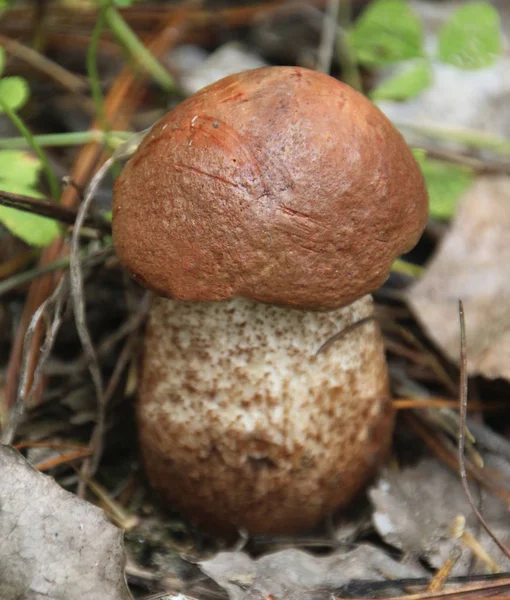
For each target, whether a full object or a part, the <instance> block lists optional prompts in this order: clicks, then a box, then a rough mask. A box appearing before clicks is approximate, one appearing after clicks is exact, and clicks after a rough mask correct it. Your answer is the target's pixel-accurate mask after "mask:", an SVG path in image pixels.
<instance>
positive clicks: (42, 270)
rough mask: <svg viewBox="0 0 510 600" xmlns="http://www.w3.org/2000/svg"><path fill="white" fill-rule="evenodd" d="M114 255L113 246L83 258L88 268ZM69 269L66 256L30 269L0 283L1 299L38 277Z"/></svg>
mask: <svg viewBox="0 0 510 600" xmlns="http://www.w3.org/2000/svg"><path fill="white" fill-rule="evenodd" d="M113 255H114V250H113V247H112V246H108V247H107V248H103V249H102V250H98V251H97V252H94V253H93V254H89V255H88V256H85V257H84V258H83V262H84V264H85V265H87V266H92V265H95V264H98V263H101V262H103V261H104V260H105V259H107V258H109V257H110V256H113ZM68 267H69V257H68V256H64V257H63V258H58V259H57V260H55V261H53V262H52V263H49V264H46V265H42V266H40V267H35V268H34V269H30V270H28V271H23V273H18V274H16V275H13V276H12V277H9V279H6V280H5V281H2V282H0V297H1V296H4V295H5V294H7V293H8V292H11V291H12V290H15V289H16V288H17V287H19V286H20V285H24V284H25V283H28V282H30V281H33V280H34V279H37V278H38V277H43V276H44V275H48V274H49V273H55V272H56V271H62V270H64V269H67V268H68Z"/></svg>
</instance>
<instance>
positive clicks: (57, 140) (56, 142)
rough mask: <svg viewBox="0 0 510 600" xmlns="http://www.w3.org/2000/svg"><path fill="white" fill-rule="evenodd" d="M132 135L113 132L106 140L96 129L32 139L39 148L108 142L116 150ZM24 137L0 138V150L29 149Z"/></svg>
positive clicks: (126, 132)
mask: <svg viewBox="0 0 510 600" xmlns="http://www.w3.org/2000/svg"><path fill="white" fill-rule="evenodd" d="M132 135H133V134H132V133H131V132H130V131H115V133H113V134H112V135H111V137H109V138H107V135H106V134H105V132H104V131H99V130H97V129H94V130H91V131H76V132H72V133H50V134H43V135H33V136H32V139H33V140H35V142H36V143H37V144H38V145H39V146H40V147H41V148H43V147H58V146H81V145H82V144H88V143H89V142H106V141H108V142H109V143H110V144H111V146H112V147H113V148H117V147H118V146H120V145H121V144H123V143H124V142H125V141H126V140H127V139H129V138H130V137H131V136H132ZM31 147H32V146H31V144H30V143H28V141H27V139H26V138H24V137H12V138H0V148H3V149H7V150H18V149H20V150H25V149H27V148H31Z"/></svg>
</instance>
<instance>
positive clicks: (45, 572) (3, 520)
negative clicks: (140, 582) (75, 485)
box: [0, 445, 131, 600]
mask: <svg viewBox="0 0 510 600" xmlns="http://www.w3.org/2000/svg"><path fill="white" fill-rule="evenodd" d="M0 473H1V478H0V598H1V599H2V600H15V599H16V600H20V599H27V600H28V599H30V600H43V599H44V600H48V598H51V599H52V600H85V599H86V600H129V599H130V598H131V595H130V593H129V591H128V589H127V584H126V581H125V578H124V563H125V556H124V547H123V541H122V531H121V530H120V529H117V528H116V527H114V526H113V525H112V524H110V523H109V522H108V521H107V520H106V517H105V516H104V513H103V511H102V510H100V509H99V508H96V507H95V506H93V505H92V504H89V503H88V502H84V501H83V500H80V499H79V498H77V497H76V496H75V495H73V494H71V493H70V492H66V491H65V490H63V489H62V488H61V487H60V486H59V485H58V484H57V483H55V481H54V480H53V479H52V478H51V477H48V476H46V475H42V474H41V473H38V472H37V471H36V470H35V469H34V468H33V467H31V466H30V465H29V463H28V462H27V461H26V460H25V459H24V458H23V457H22V456H21V455H20V454H19V453H18V452H16V450H14V449H13V448H11V447H9V446H1V445H0Z"/></svg>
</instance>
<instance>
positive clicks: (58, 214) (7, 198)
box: [0, 190, 112, 235]
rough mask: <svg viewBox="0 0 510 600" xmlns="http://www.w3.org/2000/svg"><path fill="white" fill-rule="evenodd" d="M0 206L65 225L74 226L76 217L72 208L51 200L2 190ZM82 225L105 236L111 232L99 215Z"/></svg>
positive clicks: (109, 225)
mask: <svg viewBox="0 0 510 600" xmlns="http://www.w3.org/2000/svg"><path fill="white" fill-rule="evenodd" d="M0 205H2V206H7V207H9V208H15V209H16V210H22V211H24V212H29V213H32V214H34V215H39V216H41V217H47V218H49V219H54V220H55V221H60V222H61V223H65V224H66V225H74V223H75V221H76V217H77V215H78V213H77V211H76V210H74V209H73V208H68V207H66V206H62V205H61V204H55V203H54V202H52V201H51V200H39V199H38V198H31V197H30V196H22V195H21V194H11V193H10V192H4V191H3V190H0ZM84 225H85V227H89V228H90V229H96V230H98V231H101V232H102V233H105V234H107V235H110V234H111V232H112V226H111V223H110V222H109V221H107V220H106V219H104V218H103V217H101V216H100V215H90V216H88V217H87V219H86V220H85V223H84Z"/></svg>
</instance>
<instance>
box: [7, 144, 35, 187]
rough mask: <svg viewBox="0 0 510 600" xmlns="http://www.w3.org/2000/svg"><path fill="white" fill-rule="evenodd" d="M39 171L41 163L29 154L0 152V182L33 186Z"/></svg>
mask: <svg viewBox="0 0 510 600" xmlns="http://www.w3.org/2000/svg"><path fill="white" fill-rule="evenodd" d="M41 169H42V165H41V161H40V160H39V159H38V158H37V157H36V156H34V155H33V154H31V153H30V152H23V151H22V150H0V180H4V181H15V182H17V183H22V184H24V185H25V186H27V187H31V186H35V185H36V183H37V181H38V179H39V174H40V172H41Z"/></svg>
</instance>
